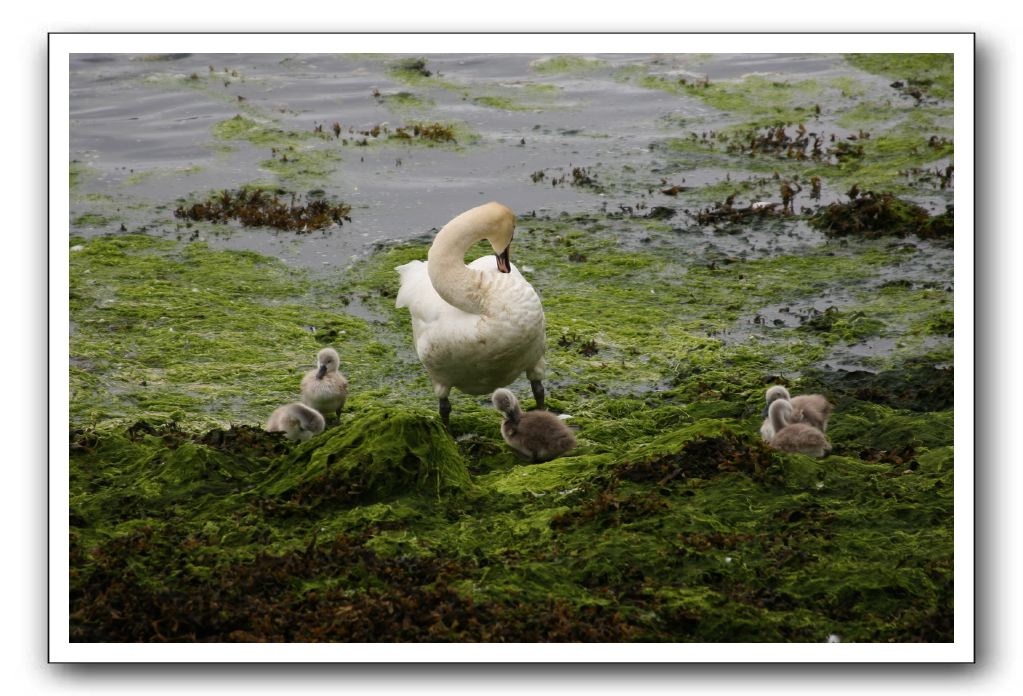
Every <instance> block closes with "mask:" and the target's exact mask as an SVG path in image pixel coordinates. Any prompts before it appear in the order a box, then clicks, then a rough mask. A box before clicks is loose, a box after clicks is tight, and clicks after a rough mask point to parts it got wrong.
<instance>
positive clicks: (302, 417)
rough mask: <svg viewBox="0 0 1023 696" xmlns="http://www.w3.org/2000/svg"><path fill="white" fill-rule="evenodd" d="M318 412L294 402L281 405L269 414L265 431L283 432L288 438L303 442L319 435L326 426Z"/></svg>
mask: <svg viewBox="0 0 1023 696" xmlns="http://www.w3.org/2000/svg"><path fill="white" fill-rule="evenodd" d="M326 425H327V424H326V421H324V420H323V416H321V415H320V412H319V411H317V410H315V409H312V408H309V407H308V406H306V405H305V404H300V403H294V404H288V405H287V406H281V407H280V408H278V409H277V410H275V411H274V412H273V413H271V414H270V419H269V420H268V421H267V422H266V429H267V432H271V433H281V432H282V433H284V434H285V435H286V436H287V438H288V439H289V440H300V441H302V442H305V441H306V440H308V439H309V438H311V437H312V436H313V435H319V434H320V433H322V432H323V429H324V427H326Z"/></svg>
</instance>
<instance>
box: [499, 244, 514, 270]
mask: <svg viewBox="0 0 1023 696" xmlns="http://www.w3.org/2000/svg"><path fill="white" fill-rule="evenodd" d="M510 251H511V244H509V245H508V246H506V247H505V248H504V251H502V252H501V253H500V254H495V256H497V270H499V271H501V273H511V259H510V258H509V256H510V253H509V252H510Z"/></svg>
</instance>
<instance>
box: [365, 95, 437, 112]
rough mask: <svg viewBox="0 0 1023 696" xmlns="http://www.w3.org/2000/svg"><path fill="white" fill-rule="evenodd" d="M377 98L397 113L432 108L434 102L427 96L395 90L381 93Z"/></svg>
mask: <svg viewBox="0 0 1023 696" xmlns="http://www.w3.org/2000/svg"><path fill="white" fill-rule="evenodd" d="M379 100H380V101H381V102H382V103H383V104H384V105H385V106H386V107H387V108H388V109H390V110H391V111H393V112H395V113H399V114H405V113H409V112H422V111H426V110H428V109H431V108H433V106H434V104H435V102H434V101H433V100H432V99H430V98H429V97H424V96H420V95H418V94H415V93H413V92H404V91H402V92H395V93H393V94H382V95H381V96H380V97H379Z"/></svg>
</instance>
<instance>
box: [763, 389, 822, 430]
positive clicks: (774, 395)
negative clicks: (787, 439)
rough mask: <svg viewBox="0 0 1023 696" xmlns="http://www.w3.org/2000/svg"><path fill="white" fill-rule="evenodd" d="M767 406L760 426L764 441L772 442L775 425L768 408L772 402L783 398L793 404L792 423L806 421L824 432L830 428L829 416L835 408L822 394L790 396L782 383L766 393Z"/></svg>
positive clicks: (790, 419)
mask: <svg viewBox="0 0 1023 696" xmlns="http://www.w3.org/2000/svg"><path fill="white" fill-rule="evenodd" d="M765 398H766V400H767V406H765V407H764V411H763V413H762V414H761V415H762V416H764V417H765V419H764V423H763V425H761V426H760V435H761V437H763V438H764V442H767V443H770V442H771V438H772V437H774V426H773V425H772V424H771V419H770V418H769V417H767V416H768V409H770V407H771V404H773V403H774V402H775V401H777V400H779V399H781V400H784V401H788V402H789V403H790V404H791V405H792V413H791V416H790V417H789V419H788V420H789V421H790V422H792V423H806V424H807V425H812V426H813V427H815V428H817V430H820V431H821V432H822V433H823V432H827V430H828V418H829V417H830V416H831V411H832V409H833V408H834V406H832V405H831V404H830V403H829V402H828V400H827V399H826V398H824V397H823V396H821V395H820V394H804V395H802V396H793V397H790V396H789V390H788V389H786V388H785V387H783V386H781V385H780V384H776V385H774V386H773V387H771V388H770V389H768V390H767V394H765Z"/></svg>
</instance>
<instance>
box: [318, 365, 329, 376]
mask: <svg viewBox="0 0 1023 696" xmlns="http://www.w3.org/2000/svg"><path fill="white" fill-rule="evenodd" d="M325 374H327V366H326V365H320V369H319V370H318V371H317V372H316V379H323V375H325Z"/></svg>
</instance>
